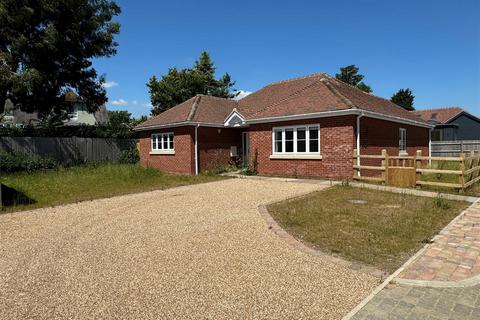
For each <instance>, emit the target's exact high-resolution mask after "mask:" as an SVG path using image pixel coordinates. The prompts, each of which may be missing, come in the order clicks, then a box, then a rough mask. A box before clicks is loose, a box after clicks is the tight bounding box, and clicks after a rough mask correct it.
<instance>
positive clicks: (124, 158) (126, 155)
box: [118, 145, 140, 164]
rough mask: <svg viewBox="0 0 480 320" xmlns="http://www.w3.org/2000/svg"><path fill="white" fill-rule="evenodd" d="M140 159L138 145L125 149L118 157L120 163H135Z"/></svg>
mask: <svg viewBox="0 0 480 320" xmlns="http://www.w3.org/2000/svg"><path fill="white" fill-rule="evenodd" d="M138 161H140V154H139V152H138V148H137V146H135V145H133V146H131V147H130V149H128V150H123V151H122V152H121V153H120V157H119V158H118V162H119V163H124V164H135V163H137V162H138Z"/></svg>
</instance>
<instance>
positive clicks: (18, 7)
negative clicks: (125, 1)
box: [0, 0, 120, 117]
mask: <svg viewBox="0 0 480 320" xmlns="http://www.w3.org/2000/svg"><path fill="white" fill-rule="evenodd" d="M119 13H120V8H119V7H118V6H117V4H116V3H115V2H114V1H110V0H1V1H0V108H2V107H3V105H4V102H5V100H6V99H7V98H9V99H10V100H11V101H12V102H13V103H14V104H15V105H16V106H18V107H20V109H21V110H23V111H26V112H33V111H38V113H39V115H40V116H41V117H45V116H47V115H50V114H52V113H56V114H59V113H61V112H62V111H64V110H65V109H66V108H67V105H66V104H65V99H64V97H63V96H64V94H65V93H66V92H68V91H74V92H76V93H77V94H78V95H80V96H81V97H82V99H83V101H84V102H85V104H86V106H87V107H88V109H89V111H92V112H93V111H95V110H96V109H97V108H98V107H99V106H101V105H102V104H104V103H105V102H106V100H107V98H106V93H105V89H104V88H103V87H102V83H103V82H104V78H103V76H99V75H98V74H97V71H96V70H95V69H94V68H93V67H92V59H93V58H98V57H109V56H112V55H114V54H115V53H116V47H117V43H116V42H115V41H114V36H115V35H116V34H118V33H119V31H120V25H119V24H118V23H117V22H114V21H112V19H113V18H114V16H116V15H118V14H119ZM0 111H1V110H0Z"/></svg>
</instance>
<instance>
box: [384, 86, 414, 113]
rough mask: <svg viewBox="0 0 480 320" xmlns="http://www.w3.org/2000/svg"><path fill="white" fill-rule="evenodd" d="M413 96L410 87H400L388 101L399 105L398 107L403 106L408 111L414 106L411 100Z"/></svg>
mask: <svg viewBox="0 0 480 320" xmlns="http://www.w3.org/2000/svg"><path fill="white" fill-rule="evenodd" d="M414 99H415V96H414V95H413V93H412V91H411V90H410V89H408V88H407V89H400V90H398V91H397V92H396V93H395V94H394V95H393V96H392V97H391V98H390V101H392V102H393V103H395V104H397V105H399V106H400V107H402V108H404V109H405V110H408V111H413V110H415V108H414V107H413V100H414Z"/></svg>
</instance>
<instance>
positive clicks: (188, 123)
mask: <svg viewBox="0 0 480 320" xmlns="http://www.w3.org/2000/svg"><path fill="white" fill-rule="evenodd" d="M197 125H199V126H201V127H213V128H224V125H223V124H219V123H210V122H191V121H182V122H175V123H168V124H155V125H151V126H147V127H141V128H134V129H133V131H147V130H154V129H165V128H173V127H185V126H197Z"/></svg>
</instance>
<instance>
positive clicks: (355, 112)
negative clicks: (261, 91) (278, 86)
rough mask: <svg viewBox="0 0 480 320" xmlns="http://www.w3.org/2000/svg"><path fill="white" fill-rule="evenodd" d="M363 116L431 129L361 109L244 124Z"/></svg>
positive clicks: (425, 124) (416, 122)
mask: <svg viewBox="0 0 480 320" xmlns="http://www.w3.org/2000/svg"><path fill="white" fill-rule="evenodd" d="M361 114H363V115H364V116H366V117H369V118H375V119H380V120H387V121H391V122H397V123H402V124H410V125H413V126H417V127H424V128H433V127H434V126H433V125H431V124H427V123H423V122H420V121H415V120H410V119H405V118H400V117H396V116H389V115H384V114H381V113H376V112H372V111H367V110H362V109H345V110H334V111H324V112H314V113H305V114H296V115H289V116H278V117H268V118H260V119H253V120H247V121H246V124H255V123H269V122H280V121H291V120H305V119H315V118H325V117H337V116H345V115H361Z"/></svg>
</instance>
